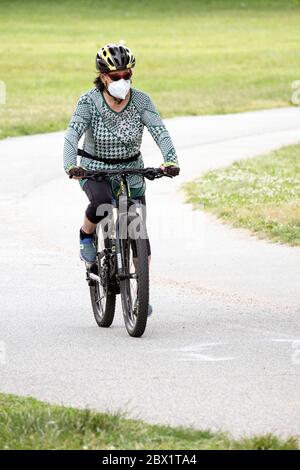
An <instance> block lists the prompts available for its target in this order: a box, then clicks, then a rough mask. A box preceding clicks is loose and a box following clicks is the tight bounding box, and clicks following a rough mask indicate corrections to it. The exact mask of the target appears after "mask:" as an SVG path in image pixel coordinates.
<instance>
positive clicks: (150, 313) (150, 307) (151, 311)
mask: <svg viewBox="0 0 300 470" xmlns="http://www.w3.org/2000/svg"><path fill="white" fill-rule="evenodd" d="M136 309H137V299H136V300H135V305H134V310H135V311H136ZM152 313H153V308H152V305H150V304H148V317H150V315H152Z"/></svg>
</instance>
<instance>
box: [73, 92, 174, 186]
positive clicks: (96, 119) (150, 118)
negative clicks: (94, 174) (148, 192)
mask: <svg viewBox="0 0 300 470" xmlns="http://www.w3.org/2000/svg"><path fill="white" fill-rule="evenodd" d="M130 93H131V94H130V99H129V102H128V104H127V105H126V107H125V108H124V109H123V110H122V111H120V112H116V111H113V110H112V109H111V108H110V107H109V105H108V104H107V102H106V101H105V99H104V98H103V95H102V93H101V91H100V90H99V89H98V88H92V89H91V90H89V91H88V92H87V93H85V94H83V95H82V96H81V97H80V99H79V101H78V103H77V106H76V109H75V111H74V113H73V116H72V118H71V121H70V123H69V126H68V128H67V131H66V134H65V144H64V169H65V171H68V169H69V168H70V167H72V166H73V165H77V149H78V142H79V140H80V138H81V137H82V135H83V134H84V142H83V149H84V150H85V151H86V152H88V153H89V154H91V155H93V156H95V157H98V158H105V159H111V162H112V163H111V164H110V163H107V162H101V161H99V162H97V161H96V160H91V159H88V158H85V157H81V160H80V166H82V167H83V168H85V169H87V170H100V169H112V168H116V169H117V168H124V167H129V168H143V167H144V165H143V159H142V156H140V157H139V158H138V159H137V160H135V161H133V162H124V163H117V164H114V163H113V162H114V159H116V158H117V159H121V158H124V159H126V158H128V157H131V156H134V155H136V154H137V153H138V152H139V151H140V148H141V144H142V137H143V130H144V126H146V127H147V128H148V130H149V132H150V134H151V135H152V137H153V139H154V140H155V142H156V143H157V145H158V146H159V148H160V151H161V153H162V155H163V158H164V162H165V163H167V162H168V163H169V162H172V163H174V164H178V160H177V156H176V151H175V148H174V145H173V143H172V140H171V138H170V135H169V133H168V131H167V129H166V127H165V125H164V123H163V122H162V120H161V118H160V115H159V113H158V112H157V110H156V109H155V106H154V104H153V102H152V101H151V98H150V97H149V96H148V95H147V94H146V93H144V92H142V91H139V90H136V89H134V88H132V89H131V91H130ZM85 181H86V180H80V183H81V186H83V185H84V183H85ZM129 183H130V186H131V187H132V188H138V187H140V186H141V184H142V179H141V177H140V176H136V175H130V176H129Z"/></svg>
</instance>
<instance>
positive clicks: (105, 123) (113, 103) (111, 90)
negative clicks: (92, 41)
mask: <svg viewBox="0 0 300 470" xmlns="http://www.w3.org/2000/svg"><path fill="white" fill-rule="evenodd" d="M134 66H135V57H134V55H133V54H132V52H131V50H130V49H129V48H128V47H126V46H124V45H122V44H107V45H105V46H104V47H102V48H101V49H100V50H99V52H98V53H97V55H96V68H97V70H98V72H99V73H98V75H97V77H96V79H95V81H94V84H95V87H94V88H92V89H91V90H89V91H87V92H86V93H84V94H83V95H82V96H81V97H80V99H79V101H78V103H77V107H76V109H75V111H74V114H73V116H72V118H71V121H70V123H69V125H68V128H67V131H66V134H65V144H64V169H65V171H66V173H67V174H68V175H69V176H71V177H72V178H75V179H78V180H80V181H79V183H80V185H81V187H82V189H83V190H84V191H85V193H86V195H87V197H88V199H89V205H88V207H87V209H86V211H85V215H84V220H83V225H82V227H81V228H80V257H81V259H82V260H83V261H85V262H86V263H93V262H94V261H95V260H96V248H95V244H94V232H95V229H96V225H97V223H98V222H99V220H100V219H101V217H100V216H97V215H96V212H97V208H98V206H99V205H101V204H110V202H111V199H112V197H113V194H116V192H117V190H118V181H117V180H116V179H114V178H105V179H104V180H103V181H92V180H87V179H84V170H100V169H118V168H124V167H127V168H128V167H129V168H143V167H144V164H143V158H142V155H141V153H140V147H141V144H142V136H143V129H144V126H146V127H147V129H148V130H149V132H150V134H151V135H152V137H153V139H154V140H155V142H156V143H157V145H158V146H159V148H160V151H161V153H162V155H163V159H164V163H163V164H162V165H161V168H162V169H163V171H164V172H165V173H167V174H169V175H171V176H176V175H178V174H179V166H178V160H177V156H176V151H175V148H174V145H173V143H172V140H171V138H170V136H169V133H168V131H167V130H166V127H165V125H164V124H163V122H162V120H161V118H160V116H159V114H158V112H157V110H156V109H155V106H154V104H153V103H152V101H151V99H150V97H149V96H148V95H147V94H146V93H144V92H142V91H139V90H136V89H135V88H131V80H132V69H133V67H134ZM83 134H84V142H83V149H78V142H79V140H80V138H81V137H82V135H83ZM77 154H79V155H81V159H80V165H79V166H77ZM128 181H129V184H130V190H131V197H132V198H134V199H138V200H140V201H141V202H142V203H143V204H144V205H145V183H144V180H143V178H142V177H141V176H138V175H130V176H129V177H128ZM150 254H151V252H150V244H149V242H148V255H149V256H150Z"/></svg>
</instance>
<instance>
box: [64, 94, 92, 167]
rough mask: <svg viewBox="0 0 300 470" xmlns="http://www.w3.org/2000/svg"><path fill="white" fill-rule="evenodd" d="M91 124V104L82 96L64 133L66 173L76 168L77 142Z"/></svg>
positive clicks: (87, 98) (86, 97)
mask: <svg viewBox="0 0 300 470" xmlns="http://www.w3.org/2000/svg"><path fill="white" fill-rule="evenodd" d="M90 122H91V102H90V99H89V97H88V96H86V95H82V96H81V97H80V99H79V101H78V103H77V106H76V109H75V111H74V113H73V116H72V118H71V121H70V122H69V125H68V128H67V130H66V133H65V143H64V169H65V171H66V173H68V172H69V170H70V169H71V168H72V167H74V166H77V149H78V142H79V140H80V139H81V137H82V135H83V134H84V132H85V131H86V130H87V129H88V127H89V125H90Z"/></svg>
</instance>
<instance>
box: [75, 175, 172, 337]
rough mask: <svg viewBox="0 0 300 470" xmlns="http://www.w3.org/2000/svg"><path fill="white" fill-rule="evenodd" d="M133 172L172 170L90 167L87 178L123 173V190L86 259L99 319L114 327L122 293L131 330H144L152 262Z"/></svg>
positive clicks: (99, 226)
mask: <svg viewBox="0 0 300 470" xmlns="http://www.w3.org/2000/svg"><path fill="white" fill-rule="evenodd" d="M129 175H140V176H142V177H144V178H147V179H149V180H154V179H156V178H161V177H163V176H168V177H170V176H169V175H167V174H165V173H163V171H162V170H161V169H160V168H143V169H132V168H123V169H118V170H100V171H86V174H85V176H84V178H87V179H92V180H94V181H100V180H101V179H103V178H105V177H108V176H116V177H118V178H119V191H118V194H117V196H116V197H114V198H113V199H112V201H111V204H110V205H109V206H110V210H108V211H107V215H106V216H105V217H103V218H102V220H101V221H100V222H99V223H98V224H97V230H96V233H95V245H96V250H97V259H96V262H95V263H93V264H92V265H88V264H86V268H87V270H86V280H87V281H88V285H89V289H90V297H91V302H92V308H93V313H94V317H95V320H96V322H97V324H98V326H100V327H104V328H107V327H110V326H111V324H112V322H113V320H114V315H115V307H116V296H117V295H118V294H121V303H122V310H123V316H124V321H125V326H126V329H127V332H128V333H129V335H130V336H133V337H140V336H142V335H143V333H144V331H145V328H146V324H147V318H148V306H149V264H148V250H147V238H148V235H147V232H146V226H145V220H144V216H143V214H144V211H143V207H142V204H141V203H140V202H139V201H138V200H135V199H132V198H131V194H130V186H129V183H128V181H127V176H129Z"/></svg>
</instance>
